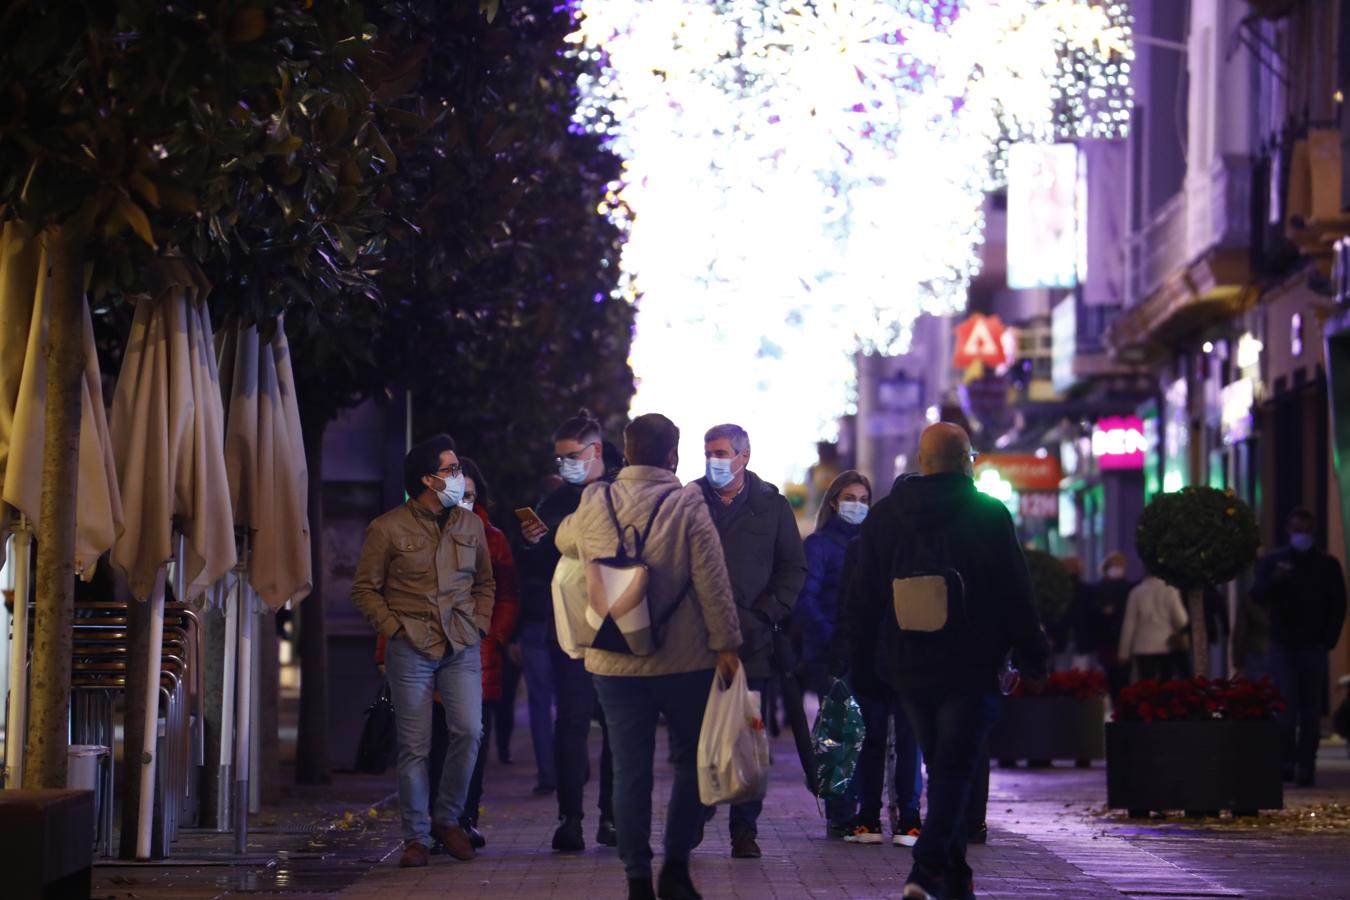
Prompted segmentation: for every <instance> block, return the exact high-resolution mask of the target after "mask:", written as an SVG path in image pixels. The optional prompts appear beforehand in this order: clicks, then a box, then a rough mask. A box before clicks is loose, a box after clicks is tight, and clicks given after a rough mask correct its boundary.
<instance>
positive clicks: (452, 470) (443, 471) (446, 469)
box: [436, 463, 464, 478]
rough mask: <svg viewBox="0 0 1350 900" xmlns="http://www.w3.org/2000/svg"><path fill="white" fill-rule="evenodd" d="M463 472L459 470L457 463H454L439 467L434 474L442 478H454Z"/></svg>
mask: <svg viewBox="0 0 1350 900" xmlns="http://www.w3.org/2000/svg"><path fill="white" fill-rule="evenodd" d="M463 472H464V470H463V469H462V468H460V466H459V463H454V464H452V465H448V466H441V467H440V468H439V469H437V470H436V474H437V475H439V476H440V477H442V478H454V477H455V476H456V475H460V474H462V473H463Z"/></svg>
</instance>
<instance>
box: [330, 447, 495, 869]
mask: <svg viewBox="0 0 1350 900" xmlns="http://www.w3.org/2000/svg"><path fill="white" fill-rule="evenodd" d="M403 488H404V490H405V491H407V493H408V497H409V498H410V499H409V500H408V501H407V502H405V503H404V504H403V505H401V506H398V507H396V508H394V509H391V510H390V511H389V512H387V513H385V514H384V515H382V516H380V517H379V518H378V519H376V520H375V521H374V522H372V523H371V524H370V527H369V528H367V529H366V541H365V543H364V544H363V545H362V547H361V559H360V561H359V562H358V563H357V566H356V577H355V579H354V580H353V581H352V602H353V603H354V604H356V608H357V609H359V610H360V611H361V614H362V615H364V616H365V617H366V619H367V620H368V621H369V622H370V624H371V625H372V626H374V628H375V630H376V631H378V632H379V633H380V634H383V635H384V636H385V637H387V638H388V639H389V649H388V651H387V653H386V656H385V671H386V673H387V675H388V678H389V688H390V692H391V694H392V697H393V701H394V710H395V716H396V720H397V725H398V800H399V812H400V813H401V814H402V817H403V837H404V841H405V845H404V850H403V857H402V859H400V860H399V865H400V866H404V867H409V866H425V865H426V864H427V856H428V852H429V848H430V847H431V840H432V838H433V837H434V838H436V839H437V840H439V841H441V842H442V843H443V844H445V847H446V849H447V850H448V851H449V852H450V854H451V855H452V856H454V857H455V858H457V859H463V860H468V859H472V858H473V857H474V849H473V845H472V844H470V843H469V838H468V836H467V835H465V834H464V830H463V829H462V828H460V826H459V820H460V817H461V815H463V813H464V800H465V797H466V795H467V794H468V790H469V779H470V777H471V776H472V775H473V768H474V763H475V762H476V761H477V756H478V743H479V738H480V737H481V731H482V724H481V723H482V706H483V684H482V674H481V672H482V667H481V663H480V661H479V657H478V644H479V641H480V640H481V638H482V637H483V635H484V634H486V633H487V630H488V627H489V625H490V624H491V621H492V601H493V597H494V595H495V590H496V584H495V582H494V580H493V577H492V559H491V557H490V555H489V552H488V546H487V536H486V535H485V534H484V532H483V523H482V522H481V521H479V519H478V517H477V516H475V515H474V514H473V513H470V512H466V511H465V510H463V509H461V508H460V507H459V505H458V504H459V501H460V498H461V497H462V496H463V494H464V474H463V472H462V471H461V469H460V465H459V457H458V456H456V455H455V442H454V441H453V440H451V439H450V437H449V435H444V434H441V435H437V436H436V437H434V438H431V439H430V440H427V441H424V442H422V443H421V444H418V445H417V446H416V447H413V448H412V449H411V450H409V451H408V455H407V457H405V458H404V460H403ZM436 692H439V693H440V695H441V704H442V705H443V706H444V707H445V724H446V728H447V730H448V731H449V735H450V742H449V749H448V750H447V752H446V754H445V768H444V769H443V770H442V771H443V774H442V777H441V784H440V791H439V792H438V796H437V797H436V798H435V807H434V808H433V809H432V810H431V815H430V816H429V815H428V805H429V802H430V797H429V796H428V794H429V788H428V784H429V779H428V775H427V756H428V755H429V753H430V751H431V711H432V695H433V694H434V693H436Z"/></svg>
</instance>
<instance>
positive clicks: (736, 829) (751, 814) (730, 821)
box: [704, 678, 774, 837]
mask: <svg viewBox="0 0 1350 900" xmlns="http://www.w3.org/2000/svg"><path fill="white" fill-rule="evenodd" d="M746 683H747V684H748V685H749V687H750V690H752V691H759V696H760V706H761V708H763V707H764V706H765V704H767V702H768V697H769V691H770V688H772V687H773V686H774V679H772V678H749V679H746ZM704 702H707V701H706V699H705V701H704ZM768 712H769V713H770V714H772V713H773V710H768ZM768 718H769V717H768V715H766V716H764V720H765V721H768ZM762 812H764V801H763V800H752V801H751V802H749V803H733V804H732V805H731V809H730V811H729V812H728V813H727V828H728V830H729V832H730V834H731V836H732V837H736V836H737V835H741V834H748V835H750V837H757V836H758V835H759V814H760V813H762Z"/></svg>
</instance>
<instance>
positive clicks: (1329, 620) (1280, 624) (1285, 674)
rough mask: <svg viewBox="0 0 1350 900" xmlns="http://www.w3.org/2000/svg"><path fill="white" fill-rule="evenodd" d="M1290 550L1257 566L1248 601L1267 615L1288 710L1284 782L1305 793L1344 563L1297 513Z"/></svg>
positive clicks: (1341, 617)
mask: <svg viewBox="0 0 1350 900" xmlns="http://www.w3.org/2000/svg"><path fill="white" fill-rule="evenodd" d="M1286 524H1287V530H1288V532H1289V544H1288V546H1286V547H1281V548H1280V549H1279V550H1275V551H1273V552H1271V553H1269V554H1267V555H1266V557H1265V558H1264V559H1262V560H1261V562H1260V563H1259V564H1258V565H1257V567H1256V583H1255V584H1254V585H1253V586H1252V599H1253V600H1255V601H1256V602H1257V603H1258V604H1260V605H1261V606H1263V607H1265V608H1266V609H1268V610H1270V657H1271V659H1270V661H1271V668H1272V669H1273V671H1274V673H1275V681H1276V683H1277V684H1278V685H1279V687H1280V696H1282V697H1283V698H1284V702H1285V704H1286V706H1287V708H1286V710H1285V712H1284V714H1283V715H1282V716H1281V717H1280V724H1281V725H1282V726H1283V728H1284V777H1285V780H1286V781H1292V780H1295V779H1297V781H1298V784H1299V785H1300V786H1303V787H1307V786H1310V785H1312V784H1313V780H1314V777H1315V774H1316V763H1317V744H1318V742H1319V741H1320V740H1321V737H1322V712H1323V710H1324V709H1326V707H1327V653H1329V652H1330V651H1331V650H1332V648H1334V647H1335V646H1336V643H1337V641H1339V640H1340V637H1341V627H1342V625H1344V623H1345V575H1344V573H1343V572H1342V571H1341V564H1340V563H1339V562H1337V561H1336V559H1335V557H1332V556H1329V555H1328V554H1326V553H1324V552H1322V550H1321V549H1319V548H1318V547H1317V544H1316V538H1315V537H1314V534H1315V532H1316V530H1317V519H1316V518H1315V517H1314V516H1313V514H1312V513H1311V512H1309V511H1308V510H1306V509H1295V510H1294V511H1293V512H1292V513H1290V514H1289V519H1288V521H1287V523H1286Z"/></svg>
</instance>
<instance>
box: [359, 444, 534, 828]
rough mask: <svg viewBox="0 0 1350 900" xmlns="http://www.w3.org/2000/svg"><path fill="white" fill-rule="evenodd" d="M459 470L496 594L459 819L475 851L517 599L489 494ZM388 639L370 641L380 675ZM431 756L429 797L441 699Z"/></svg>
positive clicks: (473, 467) (440, 736) (440, 746)
mask: <svg viewBox="0 0 1350 900" xmlns="http://www.w3.org/2000/svg"><path fill="white" fill-rule="evenodd" d="M459 464H460V467H461V468H462V469H463V471H464V496H463V497H461V498H460V501H459V506H460V508H461V509H465V510H467V511H469V512H471V513H474V514H475V515H476V516H478V518H479V520H481V521H482V523H483V529H484V531H485V532H486V533H487V542H488V551H489V555H490V556H491V557H492V575H493V578H494V579H495V580H496V582H497V593H496V597H495V599H494V601H493V604H492V627H491V628H489V629H488V633H487V634H486V635H484V636H483V640H482V641H481V642H480V643H479V645H478V651H479V656H480V658H481V660H482V669H483V740H482V743H481V744H480V745H479V748H478V761H477V763H475V764H474V769H473V777H472V779H470V781H469V793H468V795H467V796H466V798H465V801H464V814H463V815H461V816H460V818H459V824H460V827H461V828H463V829H464V833H465V834H466V835H468V836H469V842H470V843H472V844H473V846H474V847H475V848H479V849H481V848H483V847H485V846H487V839H486V838H485V837H484V836H483V833H482V832H481V831H479V830H478V812H479V809H478V808H479V805H480V804H481V802H482V799H483V767H484V764H485V763H486V762H487V747H488V744H489V743H490V742H491V740H492V723H493V719H494V718H495V710H494V705H495V702H496V701H498V700H500V699H501V694H502V683H501V678H502V664H503V661H504V660H505V657H506V652H505V650H506V645H507V643H508V641H509V636H510V634H511V632H512V631H513V630H514V629H515V627H516V618H517V616H518V615H519V613H520V598H519V597H518V596H517V595H516V567H515V563H513V562H512V561H511V547H510V545H509V544H508V543H507V540H506V535H505V534H503V533H502V531H501V529H500V528H497V527H496V526H495V525H493V524H492V523H491V522H490V521H489V520H488V516H487V508H488V504H489V500H488V498H489V496H490V495H489V493H488V487H487V481H486V480H484V478H483V473H482V472H481V471H480V470H479V468H478V465H477V463H475V462H474V461H473V460H472V459H469V457H467V456H461V457H460V458H459ZM388 644H389V641H388V639H387V638H386V637H385V636H384V635H382V634H381V635H380V636H379V637H377V638H376V640H375V663H376V665H378V666H379V668H380V673H381V674H384V672H385V666H384V659H385V654H386V652H387V648H388ZM432 704H433V706H432V708H433V710H434V712H433V714H432V733H431V753H430V755H429V757H428V765H429V768H430V779H431V785H430V796H432V797H435V796H436V792H437V791H438V790H439V788H440V783H441V772H442V767H443V766H444V763H445V754H446V750H447V749H448V743H449V734H447V732H446V729H445V724H444V718H445V708H444V707H443V706H442V705H441V699H440V696H439V695H437V696H436V697H435V698H434V699H433V701H432Z"/></svg>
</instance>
